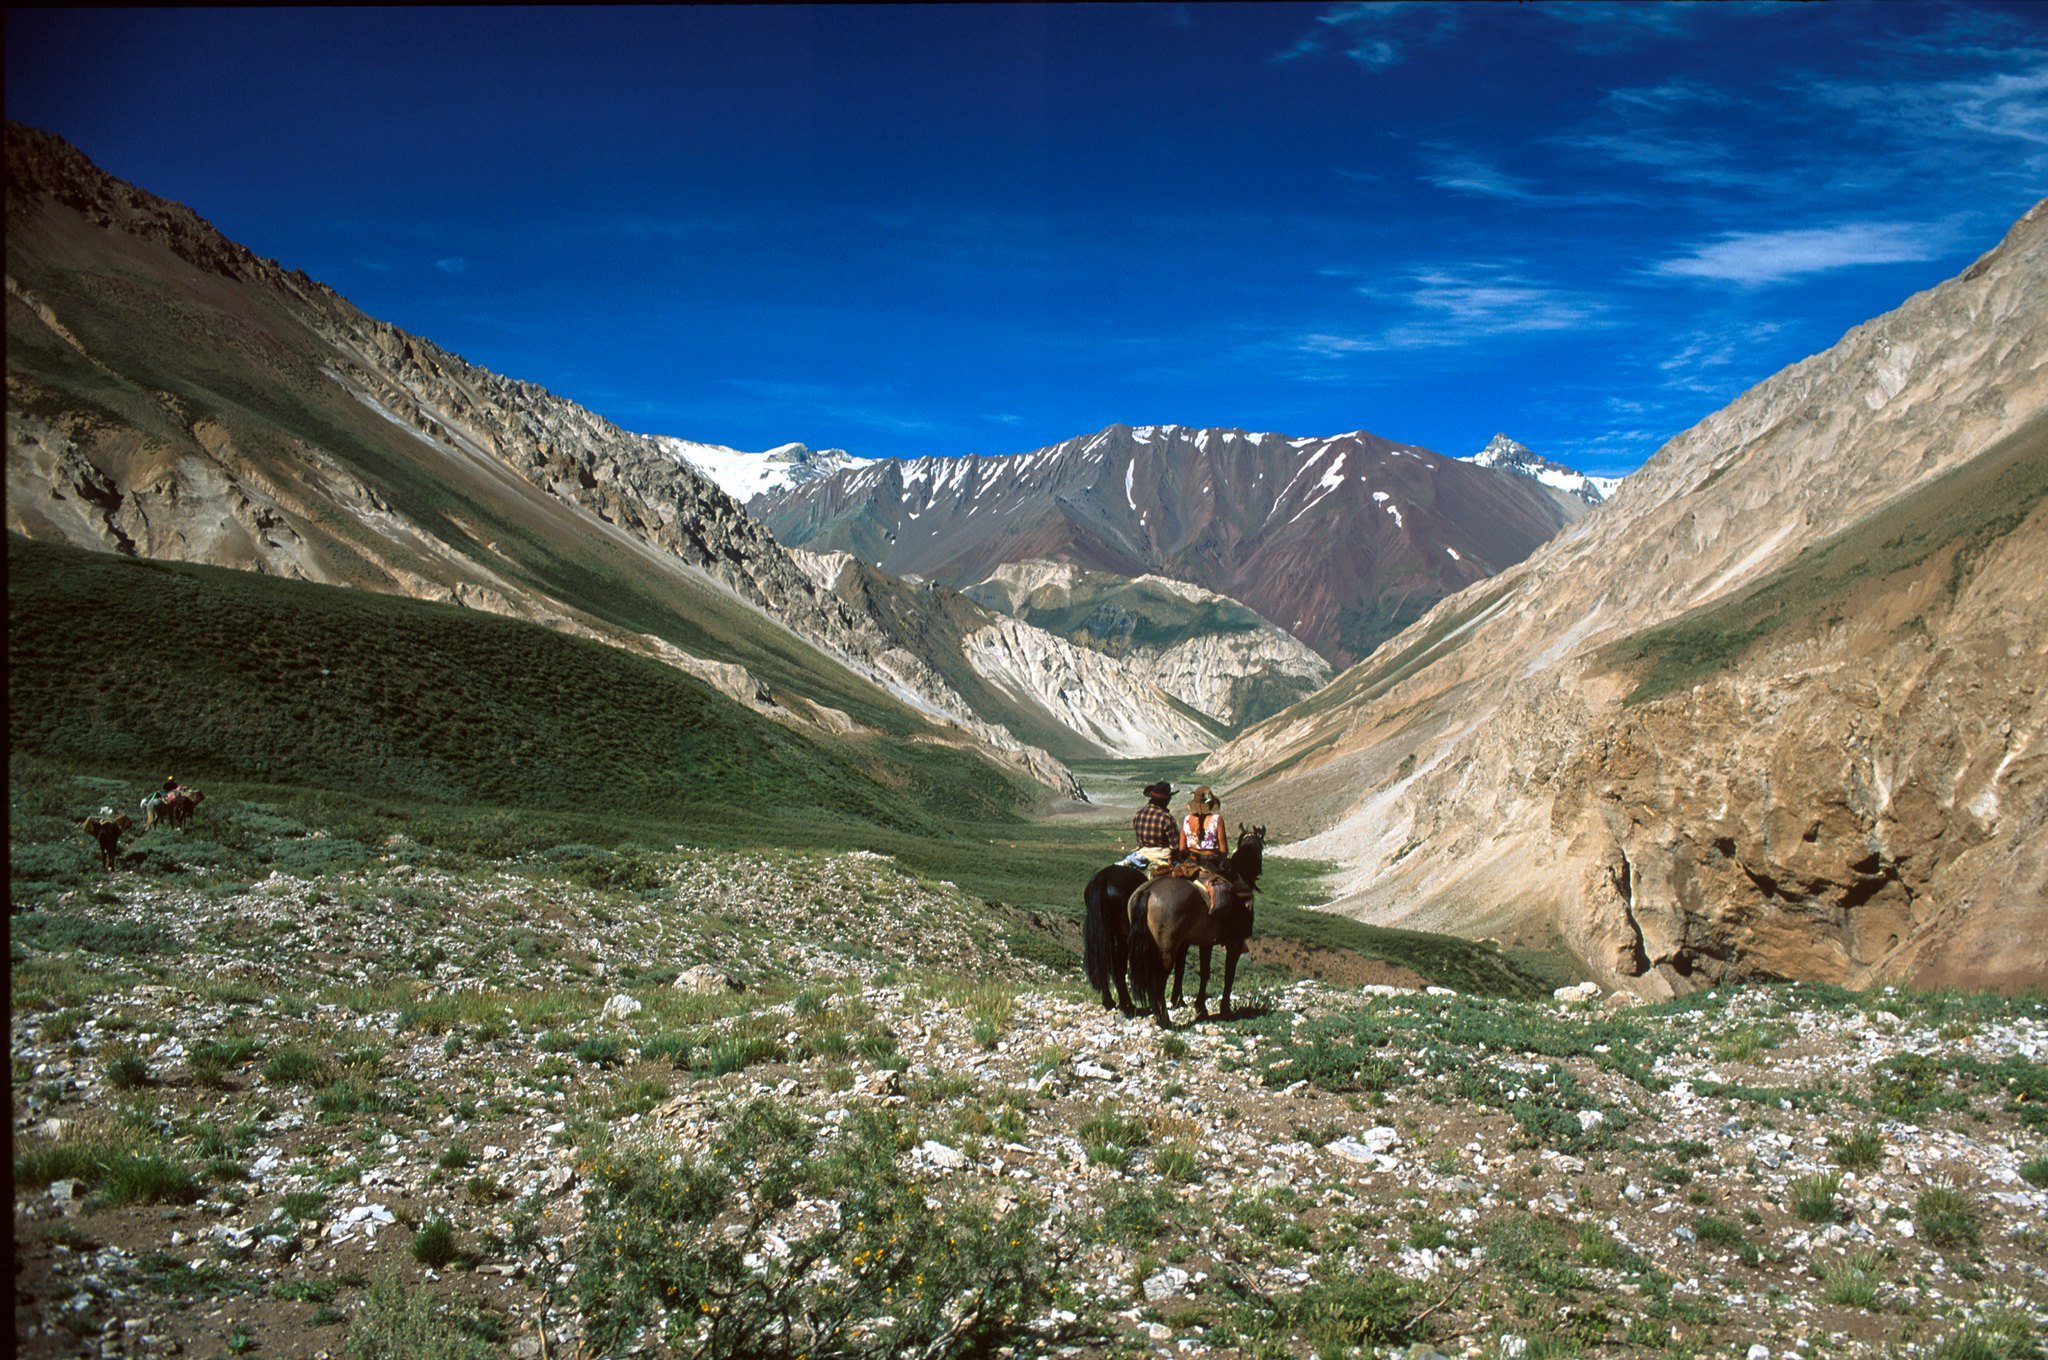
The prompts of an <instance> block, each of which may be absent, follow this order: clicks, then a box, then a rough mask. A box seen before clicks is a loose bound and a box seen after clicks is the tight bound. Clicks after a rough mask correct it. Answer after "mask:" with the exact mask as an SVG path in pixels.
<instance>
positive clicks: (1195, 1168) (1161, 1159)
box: [1152, 1143, 1202, 1182]
mask: <svg viewBox="0 0 2048 1360" xmlns="http://www.w3.org/2000/svg"><path fill="white" fill-rule="evenodd" d="M1152 1169H1153V1170H1154V1171H1156V1172H1158V1173H1159V1174H1160V1175H1162V1176H1164V1177H1166V1179H1168V1180H1170V1181H1184V1182H1185V1181H1198V1180H1200V1179H1201V1178H1202V1164H1201V1162H1200V1161H1199V1160H1198V1159H1197V1158H1196V1157H1195V1153H1194V1149H1193V1148H1190V1147H1189V1146H1187V1144H1185V1143H1168V1144H1167V1145H1166V1146H1165V1147H1162V1148H1159V1149H1158V1150H1157V1151H1155V1152H1154V1153H1153V1154H1152Z"/></svg>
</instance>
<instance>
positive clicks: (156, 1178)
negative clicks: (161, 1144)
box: [95, 1152, 200, 1205]
mask: <svg viewBox="0 0 2048 1360" xmlns="http://www.w3.org/2000/svg"><path fill="white" fill-rule="evenodd" d="M199 1194H200V1186H199V1180H198V1178H197V1177H195V1176H194V1175H193V1174H192V1172H191V1169H190V1168H188V1167H186V1166H185V1165H183V1164H182V1163H180V1162H175V1161H172V1160H171V1159H170V1158H168V1157H164V1156H161V1155H159V1154H156V1153H152V1152H134V1153H129V1154H128V1155H126V1156H123V1157H116V1158H114V1159H112V1160H111V1161H109V1162H108V1164H107V1165H106V1167H105V1169H104V1172H103V1174H102V1175H101V1177H100V1182H99V1185H98V1187H97V1189H96V1190H95V1195H96V1197H97V1198H98V1199H99V1200H100V1202H101V1203H103V1204H110V1205H123V1204H191V1203H194V1202H195V1201H197V1200H198V1198H199Z"/></svg>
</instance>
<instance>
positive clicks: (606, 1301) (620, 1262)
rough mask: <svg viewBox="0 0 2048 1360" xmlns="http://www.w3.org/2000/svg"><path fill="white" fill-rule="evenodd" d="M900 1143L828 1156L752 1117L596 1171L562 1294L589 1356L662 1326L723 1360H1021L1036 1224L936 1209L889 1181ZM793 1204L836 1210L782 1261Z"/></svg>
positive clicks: (781, 1126)
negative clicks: (580, 1323)
mask: <svg viewBox="0 0 2048 1360" xmlns="http://www.w3.org/2000/svg"><path fill="white" fill-rule="evenodd" d="M908 1134H909V1131H908V1130H906V1129H905V1128H903V1127H902V1126H901V1125H899V1124H898V1123H897V1122H896V1121H895V1120H894V1118H893V1117H892V1116H890V1115H887V1114H864V1115H861V1116H856V1117H855V1118H853V1119H850V1120H848V1121H847V1122H846V1124H845V1125H843V1126H842V1129H841V1132H840V1134H839V1136H838V1137H836V1138H835V1139H833V1140H832V1142H831V1143H829V1144H828V1145H827V1148H828V1149H829V1150H828V1151H823V1152H822V1153H821V1151H820V1150H819V1148H818V1147H817V1145H816V1143H815V1141H814V1140H815V1136H816V1135H815V1129H814V1127H813V1126H812V1124H811V1123H810V1122H809V1121H808V1120H806V1119H804V1118H802V1117H800V1116H798V1115H797V1114H795V1113H793V1112H791V1111H790V1110H788V1109H786V1108H784V1107H781V1106H777V1105H774V1104H771V1103H767V1102H756V1103H755V1104H753V1105H750V1106H748V1107H747V1108H745V1109H743V1110H740V1111H737V1112H735V1113H734V1115H733V1116H732V1117H731V1118H730V1119H728V1120H727V1121H726V1123H725V1125H724V1127H723V1128H722V1130H721V1131H720V1133H719V1134H718V1136H717V1137H716V1138H714V1139H713V1140H712V1142H711V1143H710V1145H709V1146H707V1147H704V1148H701V1149H697V1150H694V1151H685V1152H682V1153H676V1152H675V1151H674V1150H673V1149H671V1148H667V1147H662V1148H649V1149H644V1150H640V1149H620V1148H614V1149H612V1150H610V1151H607V1152H605V1153H603V1154H600V1155H599V1156H598V1157H597V1158H596V1160H595V1163H594V1164H593V1166H592V1167H591V1170H590V1178H589V1186H590V1194H589V1197H588V1199H587V1200H586V1212H587V1213H588V1215H589V1219H588V1224H589V1226H588V1229H587V1230H586V1232H585V1233H584V1236H583V1247H582V1251H581V1254H580V1256H579V1258H578V1267H579V1268H578V1269H577V1271H576V1274H575V1276H574V1278H573V1281H572V1284H571V1287H572V1289H573V1290H574V1292H575V1295H576V1299H577V1304H578V1307H579V1309H580V1311H581V1313H582V1316H583V1319H584V1325H585V1329H586V1336H587V1337H588V1341H589V1344H590V1345H591V1346H592V1347H593V1348H594V1349H595V1350H596V1351H597V1352H599V1353H603V1354H610V1353H613V1352H616V1351H618V1350H620V1349H622V1348H624V1347H625V1346H626V1345H628V1344H629V1343H633V1342H635V1341H636V1340H639V1339H641V1338H642V1334H643V1331H644V1329H646V1328H648V1327H649V1326H655V1327H657V1328H658V1329H659V1330H660V1332H661V1334H662V1336H663V1338H664V1339H665V1340H666V1342H667V1343H668V1344H670V1345H672V1346H674V1347H675V1348H677V1349H679V1350H686V1351H687V1352H688V1353H690V1354H692V1355H697V1356H704V1357H733V1358H734V1360H737V1358H738V1357H749V1358H750V1360H795V1357H798V1356H803V1355H833V1356H839V1357H845V1358H846V1360H883V1357H893V1356H901V1355H915V1354H929V1355H938V1354H949V1355H987V1354H992V1353H995V1352H996V1351H997V1350H998V1349H999V1348H1002V1347H1005V1346H1014V1345H1021V1344H1022V1343H1024V1342H1025V1341H1026V1340H1027V1337H1028V1335H1029V1334H1028V1333H1026V1331H1025V1330H1024V1328H1025V1324H1026V1323H1027V1322H1028V1321H1029V1320H1030V1319H1031V1318H1032V1317H1034V1316H1035V1315H1036V1314H1037V1313H1038V1312H1039V1311H1040V1310H1041V1308H1042V1307H1043V1305H1044V1304H1045V1303H1046V1302H1047V1300H1048V1299H1049V1298H1050V1297H1051V1296H1052V1290H1053V1283H1052V1281H1053V1269H1054V1265H1055V1263H1054V1262H1053V1261H1052V1260H1051V1259H1050V1258H1049V1257H1048V1254H1047V1249H1046V1242H1047V1234H1046V1233H1045V1232H1044V1214H1043V1210H1042V1209H1041V1208H1039V1207H1038V1206H1036V1205H1035V1204H1033V1203H1030V1202H1020V1203H1018V1204H1016V1205H1015V1206H1013V1207H1011V1208H1009V1209H1007V1210H1003V1209H999V1208H997V1207H995V1206H994V1205H992V1204H990V1203H988V1202H985V1201H982V1200H979V1199H965V1200H961V1201H956V1202H952V1203H943V1204H941V1205H940V1207H938V1208H936V1209H934V1208H932V1207H930V1205H929V1204H928V1202H927V1199H926V1195H927V1193H928V1191H927V1190H926V1188H925V1187H923V1186H921V1185H919V1184H917V1183H915V1182H913V1181H911V1180H909V1179H908V1178H906V1176H905V1175H904V1173H903V1172H902V1171H901V1169H900V1163H899V1153H900V1151H901V1149H902V1146H903V1143H904V1142H905V1140H906V1138H907V1137H908ZM800 1199H829V1200H831V1201H832V1202H834V1203H835V1204H836V1205H837V1212H836V1217H834V1218H830V1219H826V1220H823V1221H820V1222H817V1223H815V1224H814V1225H811V1226H810V1227H809V1228H808V1230H807V1231H806V1232H804V1233H802V1234H793V1233H787V1232H781V1233H778V1234H777V1236H778V1237H780V1239H781V1241H782V1243H783V1245H784V1246H785V1247H786V1248H787V1251H786V1254H785V1253H784V1252H782V1251H777V1250H773V1249H770V1248H768V1246H767V1241H768V1237H769V1235H770V1225H771V1224H772V1223H775V1222H776V1221H777V1219H778V1218H779V1217H780V1216H781V1215H784V1214H786V1213H788V1212H790V1211H791V1210H792V1208H793V1207H794V1206H795V1205H796V1204H797V1202H798V1201H799V1200H800Z"/></svg>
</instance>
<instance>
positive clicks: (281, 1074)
mask: <svg viewBox="0 0 2048 1360" xmlns="http://www.w3.org/2000/svg"><path fill="white" fill-rule="evenodd" d="M332 1074H333V1063H332V1062H331V1060H330V1059H329V1058H328V1057H327V1055H326V1054H324V1053H322V1052H320V1051H319V1050H318V1049H313V1048H307V1047H306V1046H305V1045H303V1044H286V1045H285V1046H284V1047H283V1048H280V1049H279V1050H277V1052H275V1053H273V1054H271V1055H270V1061H269V1062H266V1063H264V1064H263V1079H264V1080H265V1081H268V1082H275V1083H276V1084H278V1085H280V1086H317V1085H320V1084H321V1083H323V1082H325V1081H326V1080H327V1079H328V1077H330V1076H331V1075H332Z"/></svg>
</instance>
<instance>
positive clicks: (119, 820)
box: [79, 812, 135, 872]
mask: <svg viewBox="0 0 2048 1360" xmlns="http://www.w3.org/2000/svg"><path fill="white" fill-rule="evenodd" d="M79 829H80V830H81V831H83V832H85V834H86V835H88V836H90V837H92V838H93V839H94V840H96V841H98V842H99V843H100V867H101V868H102V869H105V870H107V871H108V872H112V871H113V870H115V869H117V868H119V867H120V860H121V854H120V846H121V833H122V832H124V831H133V830H134V829H135V819H134V818H132V817H130V816H129V815H128V814H127V813H125V812H124V813H122V814H121V815H120V816H118V817H88V818H86V819H85V822H84V824H83V825H82V826H81V827H80V828H79Z"/></svg>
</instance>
